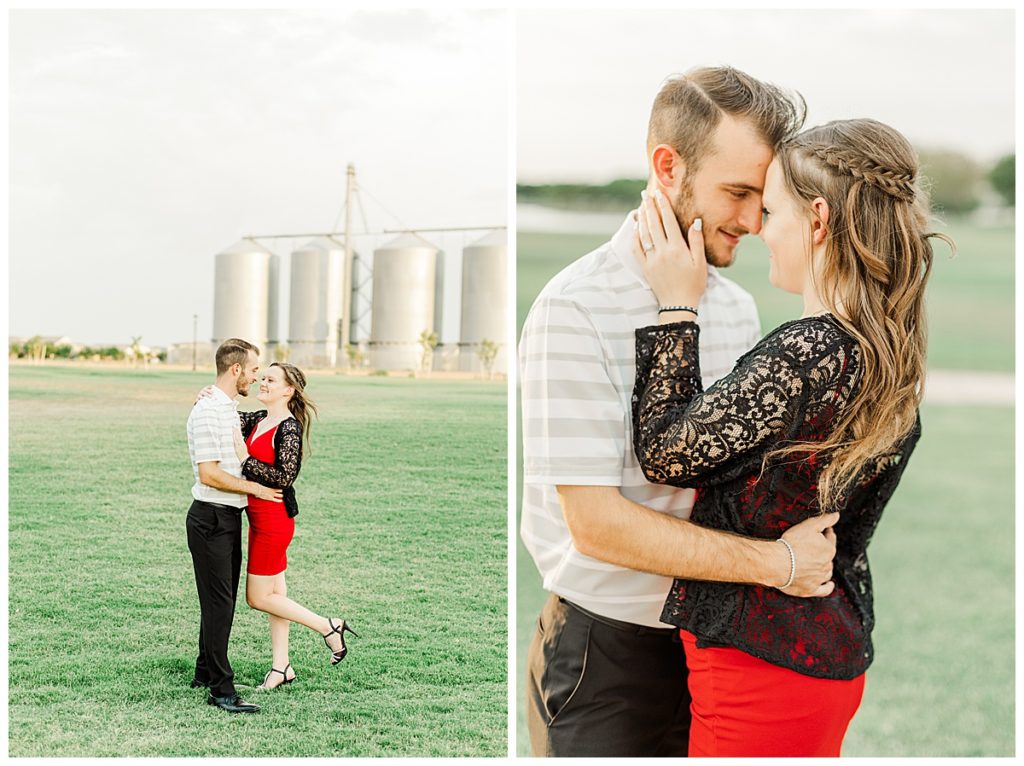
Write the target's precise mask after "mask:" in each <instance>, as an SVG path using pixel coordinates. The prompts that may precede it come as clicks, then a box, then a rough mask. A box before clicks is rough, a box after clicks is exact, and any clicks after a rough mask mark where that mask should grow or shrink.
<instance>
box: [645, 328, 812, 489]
mask: <svg viewBox="0 0 1024 766" xmlns="http://www.w3.org/2000/svg"><path fill="white" fill-rule="evenodd" d="M699 332H700V328H699V327H698V326H697V324H696V323H694V322H679V323H675V324H669V325H658V326H653V327H645V328H641V329H639V330H637V332H636V338H637V376H636V385H635V387H634V390H633V417H634V423H635V424H636V427H635V431H634V436H633V446H634V449H635V451H636V455H637V459H638V460H639V462H640V465H641V467H642V468H643V471H644V475H645V476H646V477H647V479H648V480H649V481H653V482H657V483H660V484H671V485H673V486H680V487H690V486H694V487H700V486H708V485H711V484H715V483H720V482H723V481H729V480H731V479H732V478H734V477H735V475H736V474H737V472H738V471H741V470H748V469H749V466H747V465H746V462H747V461H745V460H744V458H746V457H747V456H748V455H749V454H750V453H751V452H754V451H755V450H758V449H759V448H760V447H761V446H762V445H764V444H765V442H766V441H767V440H769V439H772V438H778V437H779V436H780V435H782V434H784V433H786V432H788V431H790V430H791V429H792V428H793V426H794V425H795V424H797V423H799V422H800V419H801V414H800V413H801V411H802V409H803V407H804V403H805V401H806V398H805V396H804V393H805V390H804V389H805V387H807V386H809V385H811V384H810V383H809V382H807V381H805V380H804V376H803V374H802V372H803V370H804V369H805V367H806V364H805V360H803V359H801V355H802V353H803V352H805V351H806V352H808V353H810V354H813V355H825V354H828V353H829V352H830V350H831V349H826V348H824V347H822V345H821V344H818V345H813V344H810V345H809V346H808V347H807V348H802V347H801V335H800V332H799V330H797V331H795V332H793V333H791V334H790V335H788V336H787V335H785V334H782V335H778V336H776V337H774V338H773V339H772V340H773V341H774V342H772V343H768V342H765V343H762V344H760V345H759V346H757V347H755V348H754V349H753V350H752V351H751V352H749V353H748V354H747V355H745V356H744V357H743V358H742V359H741V361H740V362H739V363H738V364H737V366H736V367H735V369H734V370H733V371H732V372H731V373H729V375H727V376H726V377H724V378H722V379H721V380H719V381H718V382H716V383H715V384H714V385H713V386H711V387H710V388H709V389H708V390H707V391H703V387H702V384H701V378H700V360H699V353H698V336H699Z"/></svg>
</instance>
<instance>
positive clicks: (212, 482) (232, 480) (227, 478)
mask: <svg viewBox="0 0 1024 766" xmlns="http://www.w3.org/2000/svg"><path fill="white" fill-rule="evenodd" d="M199 481H200V483H201V484H205V485H206V486H207V487H213V488H214V489H219V490H221V491H223V492H234V493H235V494H237V495H253V496H255V497H258V498H260V499H261V500H270V501H272V502H277V503H279V502H281V490H279V489H272V488H270V487H264V486H263V485H262V484H257V483H256V482H254V481H247V480H246V479H239V478H238V477H237V476H232V475H231V474H230V473H228V472H227V471H225V470H224V469H223V468H221V467H220V463H219V462H218V461H216V460H206V461H204V462H202V463H199Z"/></svg>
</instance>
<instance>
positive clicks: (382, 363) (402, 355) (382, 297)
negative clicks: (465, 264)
mask: <svg viewBox="0 0 1024 766" xmlns="http://www.w3.org/2000/svg"><path fill="white" fill-rule="evenodd" d="M438 254H439V250H438V248H436V247H434V245H432V244H430V243H429V242H427V240H425V239H423V237H420V236H419V235H417V234H412V233H407V234H402V235H400V236H398V237H396V238H395V239H393V240H392V241H391V242H388V243H387V244H385V245H383V246H381V247H380V248H378V249H377V250H375V251H374V253H373V302H372V304H371V318H370V366H371V367H373V368H374V369H378V370H410V369H419V368H420V362H421V359H422V346H421V345H420V342H419V338H420V334H421V333H422V332H423V331H424V330H427V331H436V330H437V328H436V327H435V326H434V319H435V311H434V309H435V303H436V289H437V270H438V269H437V263H438Z"/></svg>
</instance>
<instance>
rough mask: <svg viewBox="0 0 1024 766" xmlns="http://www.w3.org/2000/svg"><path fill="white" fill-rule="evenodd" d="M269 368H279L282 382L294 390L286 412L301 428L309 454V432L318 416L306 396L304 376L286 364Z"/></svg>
mask: <svg viewBox="0 0 1024 766" xmlns="http://www.w3.org/2000/svg"><path fill="white" fill-rule="evenodd" d="M270 366H271V367H278V368H280V370H281V372H283V373H284V382H285V384H286V385H289V386H291V387H292V389H294V391H295V393H293V394H292V398H291V399H289V400H288V411H289V412H290V413H292V415H293V416H294V417H295V419H296V420H297V421H299V425H301V426H302V433H303V437H304V440H305V442H306V449H305V451H306V452H309V432H310V431H311V430H312V428H313V416H314V415H318V413H317V409H316V405H315V404H314V403H313V401H312V400H311V399H310V398H309V397H307V396H306V393H305V388H306V376H305V375H304V374H303V372H302V370H300V369H299V368H298V367H296V366H295V365H294V364H289V363H288V362H274V363H273V364H271V365H270Z"/></svg>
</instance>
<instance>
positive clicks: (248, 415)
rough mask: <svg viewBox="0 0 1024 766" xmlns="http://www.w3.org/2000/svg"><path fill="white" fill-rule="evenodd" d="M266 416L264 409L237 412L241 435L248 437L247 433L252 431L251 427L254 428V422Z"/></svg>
mask: <svg viewBox="0 0 1024 766" xmlns="http://www.w3.org/2000/svg"><path fill="white" fill-rule="evenodd" d="M266 416H267V411H266V410H257V411H256V412H239V413H238V418H239V420H241V421H242V437H243V438H245V439H248V438H249V434H251V433H252V429H254V428H255V427H256V424H257V423H259V422H260V421H261V420H263V418H265V417H266Z"/></svg>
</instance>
